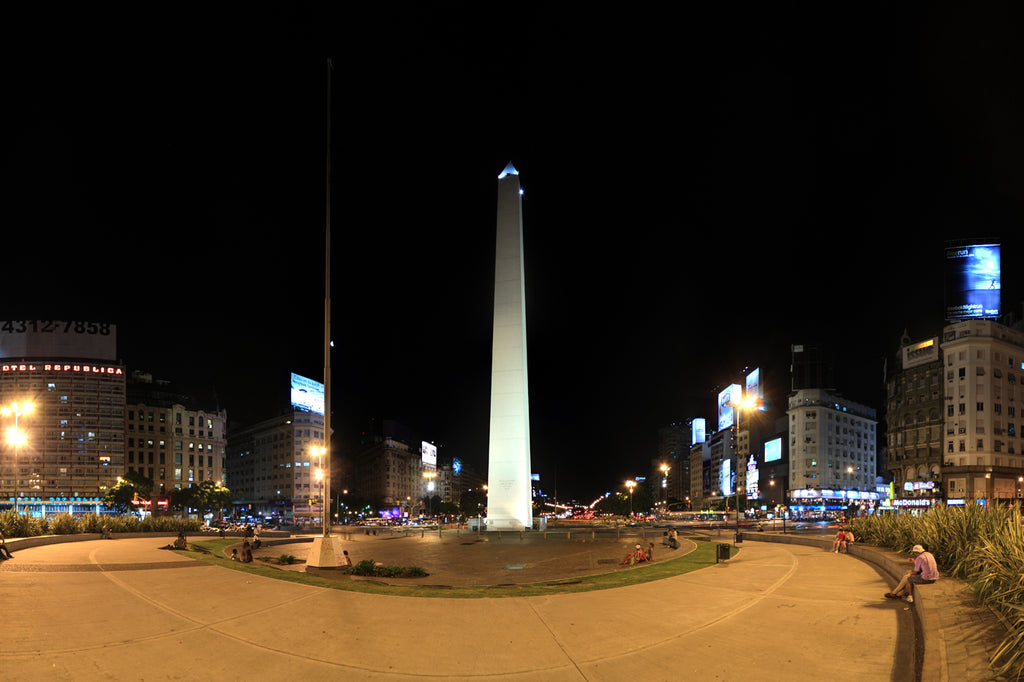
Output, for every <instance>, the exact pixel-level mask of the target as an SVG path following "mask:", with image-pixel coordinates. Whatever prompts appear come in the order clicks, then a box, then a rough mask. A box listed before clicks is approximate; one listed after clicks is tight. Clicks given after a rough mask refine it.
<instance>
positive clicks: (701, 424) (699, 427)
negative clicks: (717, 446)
mask: <svg viewBox="0 0 1024 682" xmlns="http://www.w3.org/2000/svg"><path fill="white" fill-rule="evenodd" d="M690 427H691V430H692V434H693V442H691V443H690V445H696V444H698V443H703V442H704V438H705V434H704V431H705V428H706V426H705V421H704V417H697V418H696V419H694V420H693V422H691V424H690Z"/></svg>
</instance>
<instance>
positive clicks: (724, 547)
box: [715, 542, 729, 564]
mask: <svg viewBox="0 0 1024 682" xmlns="http://www.w3.org/2000/svg"><path fill="white" fill-rule="evenodd" d="M717 546H718V554H717V555H716V556H715V563H716V564H717V563H718V562H719V561H728V560H729V545H728V544H727V543H724V542H719V543H718V545H717Z"/></svg>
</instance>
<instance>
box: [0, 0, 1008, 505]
mask: <svg viewBox="0 0 1024 682" xmlns="http://www.w3.org/2000/svg"><path fill="white" fill-rule="evenodd" d="M584 7H585V9H583V10H576V9H572V10H570V9H565V8H562V9H556V10H552V9H549V8H543V9H540V8H532V7H529V6H527V7H518V8H508V9H507V10H505V11H503V12H501V13H500V14H499V13H498V12H496V11H494V10H492V9H488V10H483V9H480V8H478V7H476V5H475V4H471V3H470V4H466V5H460V4H456V3H417V4H412V5H403V4H395V5H392V6H391V7H390V8H389V9H383V10H377V9H373V10H371V9H360V10H349V9H347V8H346V9H344V10H336V11H334V12H327V11H322V10H301V9H288V10H282V9H278V10H273V11H269V12H265V13H264V12H262V11H261V10H253V9H252V8H251V7H246V9H245V11H244V12H242V11H239V12H238V13H237V14H233V15H231V16H225V15H224V14H223V13H222V14H220V15H218V14H216V13H211V12H210V11H208V10H206V9H203V11H202V12H200V11H198V10H196V11H194V12H193V11H191V10H190V11H189V12H188V13H184V12H183V13H178V14H175V13H171V12H170V11H168V12H167V13H166V14H163V15H158V14H156V13H150V14H139V13H135V14H130V15H124V14H113V13H110V14H105V15H104V14H102V13H96V12H95V11H93V10H90V13H88V14H85V13H82V14H81V15H77V16H76V15H65V16H61V17H59V20H56V19H55V18H54V17H46V18H43V17H39V16H28V15H24V16H20V15H16V14H12V15H11V16H10V20H9V21H7V22H5V23H6V27H5V29H4V31H5V34H6V39H5V40H4V45H5V47H4V48H3V57H4V61H3V64H4V67H3V78H4V80H3V87H4V100H5V102H6V104H5V107H4V108H5V110H6V111H5V115H6V116H7V123H6V124H5V133H6V134H5V136H4V138H5V139H4V144H3V147H2V152H0V159H2V168H3V176H2V187H3V190H2V191H3V206H4V208H3V211H4V216H5V218H4V221H3V222H4V229H3V234H4V242H5V244H4V252H5V255H6V258H5V259H4V263H5V267H4V269H5V275H6V276H5V278H4V279H5V281H6V282H7V283H8V290H7V292H6V294H5V296H4V297H3V298H2V299H0V300H3V305H2V310H3V315H0V317H2V318H3V319H20V318H38V319H42V318H48V317H49V318H56V319H69V318H74V319H83V318H87V319H99V320H109V321H113V322H116V323H117V325H118V337H119V344H118V345H119V353H120V355H121V356H122V358H123V359H124V361H125V362H126V363H127V364H128V365H129V367H130V368H131V369H142V370H148V371H152V372H153V373H154V374H156V375H158V376H162V377H165V378H168V379H174V380H179V381H183V382H186V383H192V384H198V385H208V386H211V387H214V388H215V390H216V392H217V394H218V396H219V398H220V400H221V404H222V407H224V408H225V409H227V410H228V413H229V418H230V419H231V420H232V421H235V422H244V421H247V420H251V419H254V418H257V417H260V416H263V415H265V414H267V413H268V412H270V411H273V409H274V408H275V407H276V406H277V405H278V404H279V403H280V402H281V401H282V400H284V399H285V395H286V394H285V391H286V390H287V386H286V381H287V376H288V373H289V372H291V371H295V372H298V373H301V374H305V375H307V376H313V377H319V376H321V374H322V350H321V344H322V318H323V310H322V306H323V279H322V277H323V274H322V270H323V233H324V225H325V219H324V205H325V174H324V167H325V158H326V149H325V128H326V61H327V59H328V58H331V59H332V60H333V63H334V66H335V71H334V75H333V116H332V123H333V131H332V135H333V145H332V150H331V151H332V156H331V158H332V167H333V176H332V188H333V192H332V230H333V250H332V252H333V256H332V257H333V263H334V272H333V275H332V277H333V284H334V287H333V300H334V306H333V327H334V337H335V340H336V351H335V355H334V360H333V367H334V372H333V384H334V390H335V413H336V424H335V425H336V428H337V429H338V430H339V432H341V431H344V432H345V437H347V435H348V434H350V433H351V432H353V431H355V430H357V429H358V428H359V427H360V425H361V423H362V420H363V419H364V418H365V417H366V416H376V417H378V418H389V419H397V420H400V421H403V422H406V423H408V424H409V426H410V427H412V428H413V429H415V430H416V431H417V432H418V433H419V434H420V435H422V437H424V438H428V439H432V440H435V441H436V442H438V443H439V445H440V446H441V453H442V454H448V455H450V456H451V455H457V456H461V457H463V458H464V459H466V460H467V461H469V462H470V463H473V464H476V465H477V466H478V467H479V468H481V469H483V468H484V467H485V464H486V447H487V415H488V400H489V369H490V367H489V362H490V359H489V358H490V324H491V296H492V287H493V282H492V278H493V249H494V211H495V200H496V199H495V196H496V179H497V174H498V172H499V171H500V170H501V169H502V167H503V166H504V165H505V163H507V162H508V161H509V160H511V161H513V163H515V165H516V166H517V167H518V169H519V170H520V173H521V175H520V177H521V181H522V184H523V187H524V189H525V191H526V194H525V197H524V212H525V241H526V267H527V305H528V331H529V363H530V388H531V421H532V448H533V459H534V468H535V469H536V470H538V471H539V472H541V474H542V477H544V480H546V481H552V480H553V479H555V477H556V476H557V486H558V490H559V494H560V496H563V497H565V496H570V495H574V496H579V497H581V498H586V497H589V496H591V495H592V494H596V493H598V492H601V491H603V490H605V489H609V488H611V487H614V486H616V485H618V484H619V482H621V480H623V479H624V478H625V477H627V476H630V475H633V474H642V473H645V472H646V470H647V466H648V460H649V459H650V458H651V457H652V456H653V455H654V443H655V435H656V430H657V428H658V427H659V426H662V425H664V424H666V423H669V422H672V421H680V420H687V419H690V418H693V417H697V416H705V417H711V416H712V409H713V408H714V390H715V389H716V388H717V387H718V386H720V385H723V384H725V383H728V382H731V381H735V380H737V379H738V378H739V371H740V370H741V369H742V368H743V367H745V366H755V365H761V366H763V367H765V368H766V369H767V370H768V371H771V372H772V373H773V374H774V375H775V376H784V374H785V371H786V366H787V364H788V361H789V357H788V348H789V345H790V344H791V343H795V342H812V341H814V342H821V343H825V344H828V345H830V346H832V347H833V348H834V349H835V352H836V355H837V360H838V361H839V367H838V370H839V371H838V376H839V383H840V385H839V389H840V390H841V391H842V392H843V393H845V394H846V395H848V396H849V397H851V398H853V399H855V400H858V401H860V402H864V403H867V404H869V405H872V406H875V407H877V408H879V410H880V408H881V402H880V395H881V388H880V376H881V359H882V357H883V356H884V355H885V354H887V353H891V352H893V351H894V350H895V344H896V342H897V341H898V338H899V335H900V333H901V332H902V330H903V329H904V328H908V329H909V331H910V333H911V335H912V336H924V335H926V334H931V333H934V332H935V331H936V330H937V328H938V327H939V326H940V325H941V323H942V320H941V314H942V303H943V301H942V272H941V266H942V246H943V244H944V242H945V240H947V239H954V238H968V237H974V236H985V237H994V238H997V239H1000V240H1001V241H1002V242H1003V243H1004V244H1005V249H1004V255H1003V272H1004V279H1003V304H1004V308H1006V309H1011V310H1016V311H1018V312H1020V309H1021V300H1022V294H1021V284H1022V283H1021V281H1020V279H1021V278H1020V274H1019V273H1020V266H1019V263H1020V259H1021V256H1020V254H1021V251H1020V239H1019V237H1018V236H1017V235H1018V234H1019V232H1020V225H1021V216H1022V198H1024V195H1022V187H1024V169H1022V165H1021V159H1022V158H1024V153H1022V152H1024V144H1022V142H1024V139H1022V124H1021V121H1022V120H1024V119H1022V116H1021V115H1022V113H1024V111H1022V100H1021V95H1022V90H1021V85H1020V77H1019V74H1020V73H1021V70H1020V67H1021V50H1022V49H1024V48H1022V44H1024V43H1022V42H1021V40H1020V35H1019V34H1020V26H1021V24H1020V16H1019V14H1020V11H1019V10H1018V9H1017V8H1016V7H1014V6H1013V5H1012V3H985V6H984V7H974V6H972V7H969V8H964V7H958V6H956V4H953V3H951V4H950V5H949V6H943V5H932V6H928V7H926V6H924V5H915V6H913V7H905V8H896V9H893V8H892V7H888V6H883V5H882V4H880V5H878V6H873V5H858V6H856V7H853V6H850V7H842V8H830V9H821V8H819V7H817V5H815V4H810V5H808V7H807V8H805V7H800V8H798V7H797V6H795V5H793V6H789V7H787V8H779V7H772V8H771V9H770V10H760V11H758V12H757V13H752V12H750V11H748V10H742V9H740V8H736V7H731V8H729V9H723V10H712V9H703V10H683V11H679V12H677V13H676V14H674V15H664V14H660V13H657V12H655V11H653V10H646V9H644V10H637V11H635V12H633V13H624V12H623V11H622V10H621V8H619V9H617V10H616V11H615V12H609V13H602V12H600V11H599V10H595V9H593V8H592V7H590V6H584ZM808 8H810V9H808ZM176 11H178V12H181V10H180V9H179V10H176ZM774 398H775V400H776V401H777V402H778V403H783V402H784V400H785V396H784V395H780V396H775V397H774ZM880 416H881V410H880ZM446 451H447V452H446Z"/></svg>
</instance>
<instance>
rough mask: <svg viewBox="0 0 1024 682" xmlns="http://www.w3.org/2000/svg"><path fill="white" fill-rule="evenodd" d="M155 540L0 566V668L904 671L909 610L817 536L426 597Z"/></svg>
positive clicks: (471, 558) (460, 566)
mask: <svg viewBox="0 0 1024 682" xmlns="http://www.w3.org/2000/svg"><path fill="white" fill-rule="evenodd" d="M376 540H377V541H376V542H374V541H373V540H367V539H366V538H365V536H364V538H362V539H359V538H356V537H353V538H352V539H351V540H350V544H351V547H352V549H350V551H352V552H354V553H355V554H356V557H355V558H356V559H357V560H358V559H360V558H368V557H364V556H362V555H363V554H364V552H365V553H366V554H373V555H375V556H373V558H374V559H375V560H378V561H382V562H385V563H390V562H387V561H385V559H383V558H378V556H376V555H378V554H379V555H380V557H384V555H383V554H381V552H383V551H385V549H387V551H392V550H391V547H392V546H393V547H394V551H396V552H398V553H399V556H401V557H404V560H403V561H402V562H401V563H402V564H404V565H422V566H423V567H424V568H428V570H430V569H431V568H433V562H435V561H442V560H444V559H445V557H448V558H455V559H456V560H457V561H454V562H453V561H449V562H448V564H447V567H445V568H437V569H436V570H437V571H438V572H437V573H434V572H431V578H434V577H435V576H436V579H437V580H441V579H442V578H445V579H446V580H452V581H454V576H458V575H464V574H466V573H467V572H468V573H474V574H476V575H486V574H492V575H493V574H497V575H501V576H503V577H504V576H529V577H530V579H531V581H532V580H534V579H536V577H535V575H534V574H537V575H539V574H542V573H543V572H544V571H547V570H549V568H550V567H549V566H548V564H551V565H554V564H558V563H559V562H565V564H566V565H567V566H568V565H572V564H574V563H575V564H578V565H582V564H583V563H586V565H585V566H583V568H585V569H587V570H589V562H590V561H591V559H592V558H595V557H596V558H597V560H600V558H609V559H615V558H617V557H618V553H619V549H620V548H619V547H618V546H614V547H612V548H610V549H611V550H612V551H609V552H607V554H610V556H605V552H604V550H603V548H602V549H601V550H600V552H598V551H597V550H596V548H595V547H591V546H587V543H579V544H576V543H569V542H564V541H561V542H549V543H547V544H545V545H542V546H540V547H539V548H538V547H536V546H535V544H534V543H526V542H524V543H523V545H522V546H521V547H517V546H514V545H512V544H511V543H510V544H509V545H505V544H504V539H503V540H502V543H500V544H499V543H498V542H495V541H493V540H491V539H488V541H487V542H473V543H472V544H465V545H463V544H458V545H445V544H444V543H442V542H433V543H431V542H427V541H426V540H427V538H426V536H424V537H423V538H422V540H423V541H422V542H421V541H420V539H417V538H412V537H409V538H403V539H393V540H387V539H386V538H376ZM400 543H401V544H400ZM467 543H468V539H467ZM162 544H165V543H164V542H163V541H162V540H161V539H156V538H143V539H125V538H121V539H117V540H114V541H102V540H97V541H85V542H77V543H66V544H61V545H50V546H42V547H34V548H31V549H24V550H20V551H16V553H15V558H14V559H12V560H9V561H6V562H3V563H2V564H0V580H2V581H3V585H4V588H5V589H3V590H0V609H2V612H3V613H4V614H5V622H4V628H5V637H4V638H3V639H2V640H0V661H2V663H0V665H2V668H3V676H4V678H5V680H36V679H40V678H41V677H42V676H46V677H47V678H50V679H60V680H99V679H108V680H109V679H114V680H129V679H147V680H151V679H195V680H199V679H202V680H208V679H218V680H223V679H227V680H242V679H245V680H252V679H258V680H264V679H275V678H286V679H292V678H303V679H313V680H325V679H345V680H411V679H416V680H470V679H475V678H479V677H481V676H487V677H489V678H492V679H496V680H552V681H555V680H557V681H559V682H561V681H563V680H593V681H600V680H609V681H618V680H624V679H632V678H635V677H637V676H638V674H639V676H642V677H643V678H645V679H646V680H659V679H660V680H680V679H700V678H709V679H722V680H733V679H742V678H750V677H753V678H756V679H758V680H767V681H771V680H793V679H801V678H803V677H806V676H807V674H808V673H809V672H810V671H813V675H814V676H815V677H823V678H825V679H833V680H891V679H899V680H903V679H913V649H912V647H913V622H912V620H911V613H910V611H909V609H907V608H906V605H904V604H900V603H894V602H891V601H887V600H883V599H880V596H879V595H880V594H881V593H882V592H884V591H885V589H886V587H887V586H886V582H885V580H883V579H882V577H881V576H880V575H879V573H878V572H877V571H876V570H874V569H873V568H872V567H871V566H870V565H869V564H866V563H864V562H862V561H857V560H856V559H854V558H852V557H848V556H845V555H835V554H832V553H831V552H822V551H820V550H819V549H816V548H809V547H800V546H791V545H774V544H768V543H754V542H745V543H743V544H742V545H741V548H740V553H739V554H738V555H737V556H736V557H734V558H733V559H732V560H730V561H729V562H726V563H722V564H718V565H712V566H709V567H708V568H706V569H703V570H699V571H695V572H692V573H689V574H686V575H682V576H677V577H674V578H669V579H666V580H660V581H656V582H651V583H646V584H642V585H635V586H631V587H625V588H619V589H613V590H603V591H595V592H588V593H579V594H560V595H552V596H545V597H525V598H524V597H520V598H499V599H452V598H430V599H427V598H411V597H397V596H378V595H367V594H359V593H354V592H346V591H340V590H331V589H323V588H317V587H311V586H307V585H301V584H294V583H290V582H285V581H279V580H272V579H267V578H261V577H258V576H253V575H249V574H246V573H243V572H239V571H232V570H225V569H223V568H220V567H217V566H210V565H207V564H203V563H199V562H184V561H182V559H181V558H180V557H178V556H177V555H176V554H174V553H172V552H167V551H162V550H159V549H157V548H158V547H159V546H161V545H162ZM595 544H596V543H595ZM581 546H582V547H586V549H585V550H583V549H581ZM456 548H461V549H462V550H464V554H461V555H458V556H454V555H452V554H451V552H452V551H453V550H454V551H460V550H459V549H456ZM268 549H274V548H268ZM658 549H660V548H659V547H657V546H656V550H655V551H656V552H657V551H658ZM261 551H263V550H261ZM278 551H280V550H278ZM538 551H539V552H540V554H537V553H535V552H538ZM666 551H667V550H661V554H662V555H665V553H666ZM432 552H433V553H434V554H431V553H432ZM598 554H600V555H601V556H600V557H598ZM585 555H588V556H586V558H585V559H584V558H581V557H584V556H585ZM656 556H657V555H656ZM618 558H621V557H618ZM499 564H500V566H498V565H499ZM521 564H522V565H523V566H522V567H521V568H509V567H510V566H518V565H521ZM602 566H605V565H603V564H602ZM495 567H498V568H495ZM612 568H613V570H618V569H617V567H612ZM624 570H643V568H642V567H640V568H633V569H624ZM496 571H497V573H496ZM429 579H430V578H428V580H429ZM439 584H440V583H439ZM851 661H852V662H853V663H851ZM638 671H639V673H638Z"/></svg>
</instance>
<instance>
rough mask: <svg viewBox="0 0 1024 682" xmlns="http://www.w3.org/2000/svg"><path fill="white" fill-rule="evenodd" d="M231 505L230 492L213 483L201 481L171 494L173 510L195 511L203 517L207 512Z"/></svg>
mask: <svg viewBox="0 0 1024 682" xmlns="http://www.w3.org/2000/svg"><path fill="white" fill-rule="evenodd" d="M233 503H234V496H233V495H232V494H231V491H230V490H228V489H227V488H225V487H224V486H222V485H219V484H217V483H214V482H213V481H203V482H202V483H200V484H199V485H192V486H189V487H188V488H182V489H180V490H175V491H174V492H173V493H172V494H171V504H172V505H173V507H174V508H175V509H181V510H188V509H196V510H198V511H199V512H200V514H202V515H204V516H205V515H206V514H207V513H208V512H212V511H220V510H222V509H225V508H230V507H231V505H232V504H233Z"/></svg>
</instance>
